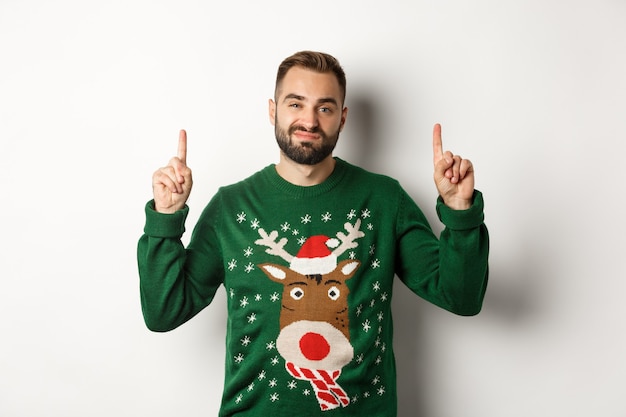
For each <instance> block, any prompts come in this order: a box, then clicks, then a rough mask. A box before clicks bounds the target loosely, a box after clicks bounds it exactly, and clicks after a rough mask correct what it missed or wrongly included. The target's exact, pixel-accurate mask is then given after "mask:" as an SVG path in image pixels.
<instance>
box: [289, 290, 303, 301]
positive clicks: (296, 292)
mask: <svg viewBox="0 0 626 417" xmlns="http://www.w3.org/2000/svg"><path fill="white" fill-rule="evenodd" d="M289 295H291V298H293V299H294V300H300V299H301V298H302V297H304V290H303V289H302V288H300V287H295V288H292V289H291V291H289Z"/></svg>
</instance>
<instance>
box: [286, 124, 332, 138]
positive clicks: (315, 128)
mask: <svg viewBox="0 0 626 417" xmlns="http://www.w3.org/2000/svg"><path fill="white" fill-rule="evenodd" d="M299 130H300V131H302V132H307V133H320V134H322V135H323V136H324V132H323V131H322V129H320V128H319V126H316V127H314V128H312V129H307V128H306V127H304V126H302V125H295V126H291V127H290V128H289V134H290V135H291V134H292V133H293V132H297V131H299Z"/></svg>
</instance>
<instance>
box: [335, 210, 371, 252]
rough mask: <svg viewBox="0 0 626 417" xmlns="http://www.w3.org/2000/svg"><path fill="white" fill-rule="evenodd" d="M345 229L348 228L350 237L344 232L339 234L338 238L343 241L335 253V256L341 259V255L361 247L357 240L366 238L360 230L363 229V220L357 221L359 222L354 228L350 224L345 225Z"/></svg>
mask: <svg viewBox="0 0 626 417" xmlns="http://www.w3.org/2000/svg"><path fill="white" fill-rule="evenodd" d="M343 227H345V228H346V231H347V232H348V235H345V234H344V233H343V232H337V237H338V238H339V240H340V241H341V245H339V247H337V249H335V250H334V251H333V254H335V255H336V256H337V257H339V255H341V254H342V253H344V252H345V251H347V250H348V249H353V248H356V247H357V246H359V244H358V243H356V242H355V240H356V239H358V238H360V237H363V236H365V233H363V232H361V231H360V230H359V228H360V227H361V219H357V221H356V222H355V223H354V226H352V225H351V224H350V223H345V224H344V225H343Z"/></svg>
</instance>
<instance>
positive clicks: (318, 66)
mask: <svg viewBox="0 0 626 417" xmlns="http://www.w3.org/2000/svg"><path fill="white" fill-rule="evenodd" d="M293 67H302V68H306V69H308V70H311V71H315V72H319V73H327V72H330V73H333V74H335V77H337V81H338V82H339V87H341V90H342V93H343V101H344V102H345V100H346V74H345V72H344V71H343V68H341V65H339V61H337V59H336V58H335V57H333V56H332V55H329V54H326V53H323V52H314V51H300V52H296V53H295V54H293V55H291V56H290V57H287V58H285V59H284V60H283V62H281V64H280V65H279V66H278V74H277V75H276V89H275V95H277V94H278V89H279V88H280V83H281V82H282V80H283V78H285V75H286V74H287V71H289V70H290V69H291V68H293ZM275 98H276V97H275Z"/></svg>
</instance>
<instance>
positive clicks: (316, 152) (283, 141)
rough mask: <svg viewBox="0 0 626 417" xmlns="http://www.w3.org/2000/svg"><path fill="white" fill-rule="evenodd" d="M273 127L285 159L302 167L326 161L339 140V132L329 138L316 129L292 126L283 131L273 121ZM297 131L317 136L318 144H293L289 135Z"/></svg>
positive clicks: (276, 122)
mask: <svg viewBox="0 0 626 417" xmlns="http://www.w3.org/2000/svg"><path fill="white" fill-rule="evenodd" d="M274 126H275V128H274V133H275V135H276V142H277V143H278V147H279V148H280V150H281V151H282V152H283V153H284V154H285V156H287V158H289V159H291V160H292V161H294V162H296V163H298V164H302V165H316V164H319V163H320V162H322V161H323V160H324V159H326V157H328V156H329V155H330V154H332V153H333V150H334V149H335V146H336V145H337V141H338V140H339V130H337V132H335V133H334V134H333V135H331V136H329V135H327V134H326V132H324V131H323V130H322V129H320V128H318V127H316V128H314V129H307V128H305V127H303V126H300V125H294V126H291V127H289V129H288V130H287V131H285V130H284V129H283V128H281V127H280V126H279V125H278V120H276V121H275V123H274ZM298 130H302V131H304V132H309V133H315V134H317V135H318V136H319V137H320V139H319V142H320V144H317V143H315V142H302V143H294V141H293V139H292V138H291V135H292V134H293V133H294V132H296V131H298Z"/></svg>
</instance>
